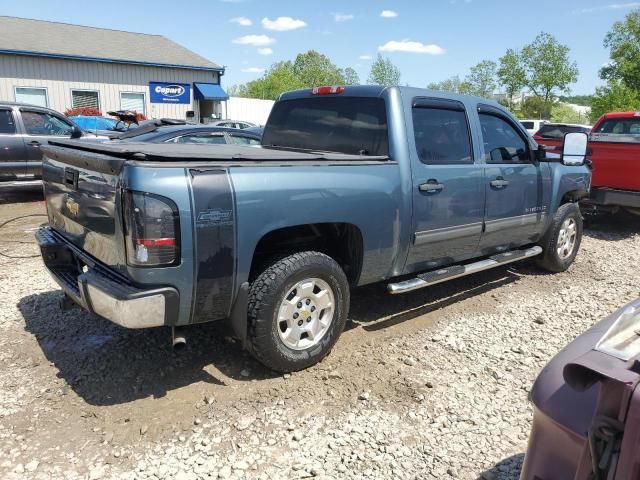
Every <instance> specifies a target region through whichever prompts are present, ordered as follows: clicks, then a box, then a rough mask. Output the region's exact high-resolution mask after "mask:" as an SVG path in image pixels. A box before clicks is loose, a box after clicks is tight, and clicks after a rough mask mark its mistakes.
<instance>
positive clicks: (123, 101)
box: [120, 92, 144, 114]
mask: <svg viewBox="0 0 640 480" xmlns="http://www.w3.org/2000/svg"><path fill="white" fill-rule="evenodd" d="M120 110H129V111H132V112H137V113H142V114H144V93H136V92H120Z"/></svg>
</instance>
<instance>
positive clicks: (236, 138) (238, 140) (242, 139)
mask: <svg viewBox="0 0 640 480" xmlns="http://www.w3.org/2000/svg"><path fill="white" fill-rule="evenodd" d="M229 137H230V138H231V141H232V142H233V143H235V144H236V145H260V140H258V139H256V138H253V137H247V136H246V135H238V134H236V133H230V134H229Z"/></svg>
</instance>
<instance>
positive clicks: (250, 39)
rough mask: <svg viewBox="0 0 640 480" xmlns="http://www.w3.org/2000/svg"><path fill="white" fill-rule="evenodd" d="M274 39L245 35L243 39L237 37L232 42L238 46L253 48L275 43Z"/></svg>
mask: <svg viewBox="0 0 640 480" xmlns="http://www.w3.org/2000/svg"><path fill="white" fill-rule="evenodd" d="M275 41H276V39H275V38H271V37H269V36H268V35H245V36H244V37H238V38H235V39H234V40H233V43H237V44H238V45H253V46H254V47H264V46H266V45H271V44H272V43H275Z"/></svg>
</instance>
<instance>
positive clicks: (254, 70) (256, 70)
mask: <svg viewBox="0 0 640 480" xmlns="http://www.w3.org/2000/svg"><path fill="white" fill-rule="evenodd" d="M242 71H243V72H245V73H264V68H262V67H249V68H243V69H242Z"/></svg>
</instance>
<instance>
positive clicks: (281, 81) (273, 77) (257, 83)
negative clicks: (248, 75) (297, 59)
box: [239, 61, 304, 100]
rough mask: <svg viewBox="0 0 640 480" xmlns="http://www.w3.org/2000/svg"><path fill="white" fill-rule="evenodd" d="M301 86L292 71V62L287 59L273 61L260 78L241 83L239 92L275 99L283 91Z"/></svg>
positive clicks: (252, 96) (245, 95)
mask: <svg viewBox="0 0 640 480" xmlns="http://www.w3.org/2000/svg"><path fill="white" fill-rule="evenodd" d="M303 87H304V84H303V82H302V81H301V80H300V79H299V78H298V77H297V76H296V75H295V73H294V71H293V63H292V62H289V61H287V62H277V63H274V64H273V65H271V67H270V68H269V70H268V71H267V72H266V73H265V74H264V76H263V77H262V78H259V79H257V80H253V81H251V82H249V83H247V84H245V85H242V86H241V87H240V89H239V93H240V95H241V96H243V97H249V98H265V99H270V100H276V99H277V98H278V97H279V96H280V94H281V93H283V92H286V91H289V90H296V89H298V88H303Z"/></svg>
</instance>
